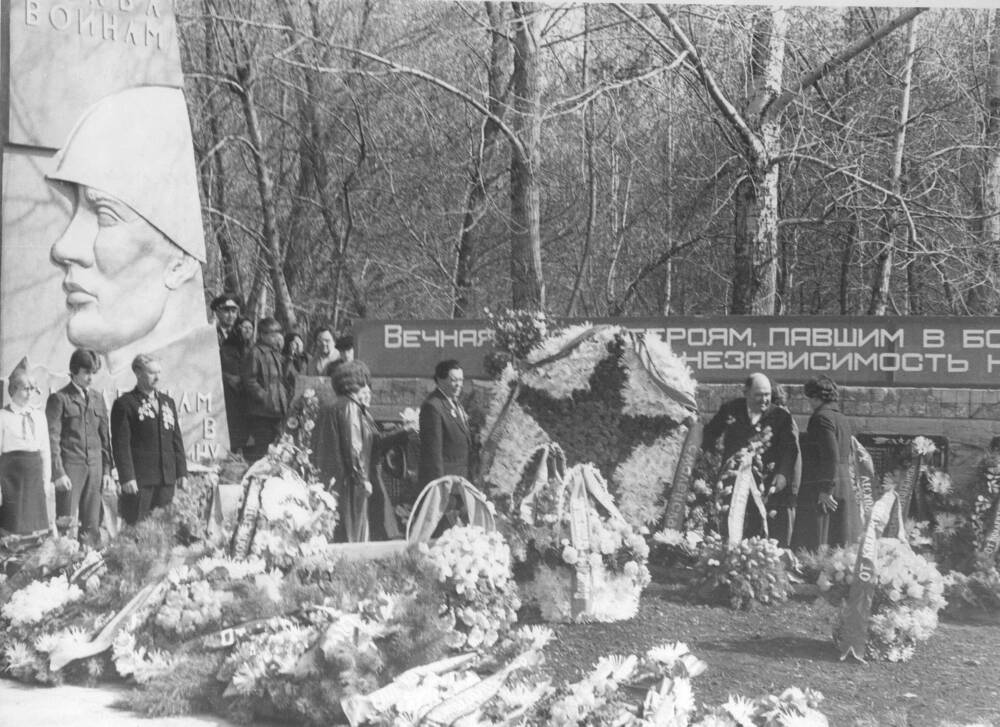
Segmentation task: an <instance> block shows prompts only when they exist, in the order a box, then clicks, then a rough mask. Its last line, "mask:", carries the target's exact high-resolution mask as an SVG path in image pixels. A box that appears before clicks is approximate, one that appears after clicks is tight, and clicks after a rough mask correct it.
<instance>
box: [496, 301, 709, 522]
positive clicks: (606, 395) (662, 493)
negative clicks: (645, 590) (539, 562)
mask: <svg viewBox="0 0 1000 727" xmlns="http://www.w3.org/2000/svg"><path fill="white" fill-rule="evenodd" d="M492 322H493V324H494V326H495V327H497V326H501V325H506V324H507V323H509V321H506V319H500V318H497V319H496V320H493V321H492ZM508 327H509V326H508ZM506 335H507V338H511V337H512V336H513V334H511V333H510V332H508V333H507V334H506ZM512 358H513V362H512V363H510V364H508V365H507V366H506V367H505V368H504V370H503V371H502V372H501V373H500V376H499V378H498V380H497V381H496V382H495V384H494V386H493V390H492V394H491V397H490V403H489V406H488V410H487V413H486V420H485V422H484V425H483V428H482V431H483V433H484V437H483V440H484V441H483V467H482V475H483V479H484V482H485V485H486V488H487V492H488V494H489V495H490V496H491V497H492V498H493V499H495V500H499V501H501V505H503V504H504V502H506V503H507V505H509V503H510V499H511V496H512V494H513V492H514V489H515V488H516V487H517V485H518V483H519V481H520V480H521V476H522V473H523V472H524V468H525V466H526V465H527V464H528V461H529V459H530V458H531V456H532V453H533V452H534V451H535V449H536V448H537V447H538V446H540V445H543V444H547V443H549V442H556V443H558V444H559V445H560V446H561V447H562V448H563V450H564V451H565V452H566V456H567V459H568V461H569V462H570V463H571V464H572V463H577V462H593V463H594V464H595V465H596V467H597V468H598V469H599V470H600V472H601V474H602V476H603V477H604V478H605V479H606V480H607V482H608V487H609V489H610V491H611V493H612V495H614V497H615V498H616V501H617V503H618V507H619V509H620V511H621V514H622V515H623V516H624V518H625V520H626V521H627V522H629V523H630V524H631V525H633V526H637V527H639V526H653V525H656V524H657V523H659V522H660V521H661V520H662V519H663V517H664V515H665V514H666V511H667V507H668V504H669V499H668V498H669V495H670V492H671V489H672V486H673V482H674V476H675V473H676V472H677V470H678V462H679V460H680V459H681V455H682V450H683V448H684V444H685V439H686V437H687V434H688V425H689V423H690V422H691V421H692V420H693V415H694V413H695V401H694V393H695V388H696V382H695V380H694V378H693V376H692V374H691V371H690V369H689V368H688V367H687V366H686V365H685V364H684V362H683V360H682V359H681V358H679V357H678V356H676V355H674V353H673V352H672V351H671V350H670V346H669V344H667V343H665V342H664V341H662V340H661V339H660V338H658V337H656V336H651V335H644V334H640V333H633V332H630V331H628V330H626V329H624V328H621V327H618V326H589V325H580V326H572V327H569V328H565V329H562V330H559V331H556V332H554V333H549V334H548V335H547V336H545V337H544V338H541V341H540V343H538V345H536V346H535V347H534V348H533V349H531V350H530V352H528V353H527V355H526V356H524V357H523V358H516V356H514V355H513V353H512Z"/></svg>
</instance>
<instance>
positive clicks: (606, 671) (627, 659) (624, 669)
mask: <svg viewBox="0 0 1000 727" xmlns="http://www.w3.org/2000/svg"><path fill="white" fill-rule="evenodd" d="M638 664H639V660H638V658H637V657H636V656H635V655H631V656H618V655H611V656H602V657H601V658H600V659H598V660H597V664H596V665H595V666H594V671H593V674H595V675H601V676H602V677H606V678H609V679H612V680H613V681H616V682H623V681H625V680H626V679H628V678H629V677H631V676H632V674H633V673H634V672H635V668H636V666H638Z"/></svg>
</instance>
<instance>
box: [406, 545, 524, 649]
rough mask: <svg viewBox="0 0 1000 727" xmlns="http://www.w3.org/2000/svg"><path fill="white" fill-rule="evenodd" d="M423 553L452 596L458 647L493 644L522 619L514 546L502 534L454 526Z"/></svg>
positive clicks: (451, 612)
mask: <svg viewBox="0 0 1000 727" xmlns="http://www.w3.org/2000/svg"><path fill="white" fill-rule="evenodd" d="M420 551H421V553H423V554H424V555H425V556H426V557H427V559H428V560H429V561H430V563H431V565H432V566H433V569H434V572H435V573H436V574H437V578H438V581H440V583H441V584H442V586H443V587H444V588H445V590H446V592H447V593H448V599H447V600H448V613H449V615H450V616H451V617H452V618H453V619H454V620H455V622H456V630H455V632H454V639H453V640H452V643H451V644H449V645H450V646H451V647H452V648H456V649H482V648H484V647H491V646H493V645H494V644H495V643H496V642H497V640H498V639H500V638H501V637H502V636H504V635H505V634H506V632H507V631H509V629H510V627H511V625H512V624H514V623H515V622H516V621H517V609H519V608H520V607H521V602H520V600H519V599H518V596H517V585H516V584H515V583H514V580H513V577H512V576H511V571H510V567H511V558H510V548H509V547H507V543H506V542H505V541H504V539H503V536H502V535H500V533H498V532H495V531H494V532H487V531H486V530H484V529H483V528H481V527H477V526H464V527H453V528H449V529H448V530H446V531H445V532H444V534H443V535H442V536H441V537H440V538H438V539H437V540H436V541H434V543H433V544H432V545H428V544H427V543H421V544H420Z"/></svg>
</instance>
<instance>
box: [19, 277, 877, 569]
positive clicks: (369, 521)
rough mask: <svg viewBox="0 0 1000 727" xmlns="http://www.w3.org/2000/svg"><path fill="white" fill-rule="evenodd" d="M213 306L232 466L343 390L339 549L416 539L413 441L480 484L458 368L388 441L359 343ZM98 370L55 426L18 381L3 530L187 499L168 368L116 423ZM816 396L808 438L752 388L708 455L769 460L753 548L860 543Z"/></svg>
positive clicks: (82, 361)
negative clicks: (409, 461)
mask: <svg viewBox="0 0 1000 727" xmlns="http://www.w3.org/2000/svg"><path fill="white" fill-rule="evenodd" d="M211 308H212V310H213V312H214V313H215V316H216V328H217V333H218V342H219V355H220V360H221V368H222V376H223V386H224V392H225V404H226V411H227V419H228V422H229V431H230V441H231V450H232V451H233V452H234V453H242V454H243V455H244V457H245V458H246V459H247V460H248V461H253V460H256V459H258V458H260V457H263V456H265V455H266V454H267V450H268V447H269V446H270V445H271V444H272V443H274V442H275V441H276V440H277V439H278V438H279V437H280V435H281V433H282V431H283V429H284V425H285V422H286V419H287V417H288V415H289V412H290V406H291V402H292V399H293V396H294V393H295V381H296V378H297V377H299V376H326V377H329V379H330V382H331V385H332V389H333V392H334V394H335V397H334V398H332V399H328V400H326V401H324V402H323V404H322V406H321V410H320V412H319V415H318V416H317V419H316V422H315V427H314V430H313V439H312V451H313V456H314V460H315V461H314V464H315V465H316V467H317V469H318V471H319V472H320V473H321V476H322V477H323V481H324V482H327V483H331V486H332V488H333V489H334V490H335V492H336V494H337V495H338V498H339V502H340V512H341V519H340V534H339V538H340V539H341V540H343V541H348V542H360V541H366V540H371V539H391V538H397V537H400V536H401V535H402V534H401V533H400V530H399V526H398V522H397V518H396V515H395V512H394V503H393V502H392V500H391V498H390V496H389V494H388V492H387V489H386V487H385V485H384V484H383V482H382V478H381V472H380V469H381V468H380V462H381V458H382V456H383V454H384V453H385V451H386V449H387V448H388V447H392V446H394V445H397V444H399V443H401V442H403V441H405V440H406V438H407V437H408V436H409V435H410V434H411V433H412V432H416V431H419V441H420V459H419V467H418V471H417V472H418V476H417V483H416V484H417V485H418V486H419V487H422V486H423V485H425V484H427V483H429V482H431V481H433V480H436V479H438V478H440V477H443V476H445V475H456V476H460V477H464V478H466V479H469V478H470V476H471V471H472V456H473V444H472V434H471V430H470V426H469V417H468V414H467V413H466V411H465V409H464V407H463V405H462V402H461V395H462V390H463V386H464V373H463V371H462V367H461V365H460V363H459V362H458V361H455V360H446V361H442V362H440V363H439V364H438V365H437V367H436V368H435V370H434V373H433V380H434V389H433V390H432V391H431V392H430V394H429V395H428V396H427V397H426V399H425V400H424V402H423V404H422V406H421V408H420V414H419V421H418V422H417V421H411V422H404V423H403V424H402V425H401V426H397V427H396V428H394V429H391V430H388V431H384V430H383V429H382V428H381V427H380V426H379V425H378V424H377V423H376V422H375V420H374V418H373V416H372V414H371V411H370V406H371V396H372V394H371V374H370V372H369V370H368V367H367V366H366V365H365V364H364V363H363V362H361V361H358V360H356V359H355V356H354V340H353V338H352V337H351V336H350V335H342V336H340V337H339V338H338V337H336V336H335V335H334V333H333V331H332V330H331V329H329V328H326V327H321V328H320V329H319V330H317V331H316V332H315V333H314V334H313V335H312V336H310V337H309V340H310V342H311V344H312V345H311V350H307V346H306V340H305V339H304V338H303V336H302V335H301V334H299V333H297V332H294V331H289V332H287V334H286V332H285V331H284V330H283V329H282V326H281V324H280V323H279V322H278V321H276V320H275V319H274V318H263V319H261V320H260V321H259V322H258V323H257V325H256V326H254V324H253V322H252V321H251V320H249V319H247V318H245V317H241V316H240V301H239V299H238V298H237V297H236V296H233V295H221V296H219V297H217V298H215V299H214V300H213V301H212V305H211ZM255 334H256V335H255ZM100 366H101V359H100V357H99V355H98V353H97V352H95V351H93V350H90V349H85V348H80V349H77V350H75V351H74V352H73V354H72V355H71V356H70V360H69V377H70V380H69V383H68V384H66V386H64V387H63V388H61V389H59V390H58V391H54V392H52V393H51V394H50V395H49V396H48V399H47V402H46V406H45V410H44V412H43V411H41V410H40V409H38V408H34V407H32V406H31V401H32V396H33V395H34V394H40V393H41V392H40V391H39V389H38V386H37V383H36V381H35V380H34V378H33V377H32V376H31V375H30V373H29V371H28V366H27V362H26V361H22V362H21V364H20V365H19V366H18V367H17V368H16V369H15V370H14V371H13V372H12V373H11V375H10V376H9V378H8V393H9V403H8V404H7V405H6V406H5V407H4V408H3V409H2V410H0V531H5V532H7V533H16V534H27V533H35V532H39V531H46V530H49V531H52V532H55V531H56V523H57V520H59V519H60V518H63V520H61V521H60V522H62V523H64V524H67V528H68V529H69V530H70V531H71V532H73V533H74V535H77V536H79V537H80V539H81V540H85V541H89V542H92V543H96V542H98V541H99V539H100V528H101V525H102V518H103V519H108V518H111V519H116V518H118V517H120V518H121V519H122V520H124V522H125V523H128V524H135V523H136V522H138V521H140V520H142V519H144V518H145V517H147V516H148V515H149V513H150V512H151V511H152V510H153V509H155V508H157V507H163V506H166V505H168V504H169V503H170V502H171V501H172V499H173V495H174V491H175V488H177V487H182V486H183V484H184V482H185V478H186V476H187V467H186V457H185V448H184V443H183V437H182V434H181V430H180V427H179V420H178V415H177V407H176V404H175V403H174V401H173V399H171V398H170V397H169V396H167V395H166V394H164V393H163V392H161V391H160V390H159V383H160V377H161V374H162V368H161V367H162V364H161V362H160V361H159V360H158V359H157V358H155V357H154V356H150V355H147V354H140V355H138V356H136V357H135V359H134V360H133V361H132V371H133V373H134V374H135V377H136V385H135V388H134V389H132V390H131V391H128V392H125V393H123V394H121V395H120V396H119V397H118V398H117V399H116V400H115V401H114V404H113V405H112V407H111V410H110V413H109V412H108V410H107V407H106V405H105V402H104V398H103V396H102V395H101V393H100V392H98V391H95V390H94V389H92V388H91V381H92V379H93V376H94V374H96V373H97V371H98V370H99V369H100ZM804 394H805V396H806V397H807V398H808V400H809V401H810V403H811V405H812V407H813V413H812V416H811V417H810V419H809V424H808V427H807V428H806V431H805V433H804V435H802V436H800V434H799V432H798V430H797V427H796V424H795V420H794V418H793V417H792V415H791V413H790V412H789V410H788V408H787V407H786V406H785V403H784V401H783V397H782V395H781V391H780V389H777V387H775V386H774V385H773V384H772V382H771V381H770V380H769V379H768V378H767V377H766V376H765V375H763V374H761V373H754V374H751V375H750V376H749V377H748V378H747V379H746V381H745V383H744V396H743V397H740V398H737V399H734V400H732V401H728V402H726V403H725V404H723V406H722V407H721V408H720V409H719V411H718V412H717V413H716V414H715V416H713V417H712V419H711V420H710V421H709V422H708V423H707V424H706V426H705V428H704V432H703V439H702V448H703V449H704V450H706V451H710V450H711V451H718V452H719V453H720V454H721V457H722V461H723V462H726V461H730V462H731V461H734V456H736V455H738V454H739V453H740V452H741V450H744V449H745V448H747V447H748V446H751V445H755V449H756V450H757V451H758V452H759V454H760V467H759V468H755V469H754V470H753V475H754V477H755V478H756V486H757V487H759V491H760V493H761V494H762V495H763V499H764V500H765V501H766V508H758V507H754V506H752V505H750V506H747V507H746V517H745V518H744V519H743V529H744V532H743V533H742V535H743V536H744V537H750V536H753V535H763V534H764V533H765V532H767V533H768V534H769V535H770V537H774V538H776V539H778V540H779V542H780V543H781V544H782V545H783V546H786V547H792V548H800V547H805V548H810V549H815V548H817V547H818V546H819V545H822V544H831V545H835V544H843V543H846V542H850V541H852V540H853V539H854V538H855V537H856V536H857V534H858V531H859V529H860V527H861V523H860V522H859V516H858V508H857V507H856V506H855V503H854V502H853V498H854V494H853V488H852V456H853V449H852V432H851V426H850V423H849V421H848V419H847V418H846V417H845V416H844V415H843V413H841V411H840V409H839V405H838V398H839V392H838V389H837V385H836V383H834V381H833V380H832V379H830V378H829V377H826V376H820V377H818V378H815V379H812V380H810V381H809V382H808V383H806V385H805V387H804ZM418 428H419V429H418ZM113 473H114V474H116V475H117V476H116V477H115V476H113ZM727 526H728V523H727V522H723V523H722V527H723V529H725V528H726V527H727Z"/></svg>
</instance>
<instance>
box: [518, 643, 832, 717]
mask: <svg viewBox="0 0 1000 727" xmlns="http://www.w3.org/2000/svg"><path fill="white" fill-rule="evenodd" d="M706 668H707V667H706V665H705V663H704V662H703V661H701V660H700V659H698V658H697V657H696V656H694V654H692V653H691V652H690V650H689V649H688V647H687V645H686V644H683V643H673V644H663V645H661V646H657V647H654V648H652V649H650V650H649V651H647V652H646V653H645V654H643V655H642V656H636V655H630V656H608V657H604V658H602V659H600V660H599V661H598V663H597V664H596V665H595V667H594V669H593V670H592V671H591V672H590V673H589V674H588V675H587V676H586V677H584V678H583V679H581V680H580V681H578V682H574V683H572V684H569V685H567V686H565V687H563V688H561V689H560V690H558V692H557V693H556V694H555V695H553V697H551V698H550V699H548V700H545V701H543V702H541V703H540V704H539V705H538V706H537V707H536V708H535V710H534V711H533V712H532V713H531V714H530V715H529V717H528V719H527V723H528V724H531V725H542V724H545V725H557V726H558V727H575V726H576V725H621V726H622V727H654V726H656V727H699V726H700V727H717V726H721V725H725V726H726V727H746V726H748V725H750V726H756V725H762V726H763V725H766V726H768V727H772V726H773V727H778V726H779V725H788V724H808V725H813V726H815V727H820V726H821V725H826V724H827V720H826V717H825V716H823V714H822V713H820V712H819V711H818V709H817V707H818V705H819V704H820V702H821V701H822V699H823V695H822V694H820V693H819V692H814V691H811V690H808V689H806V690H802V689H798V688H795V687H792V688H790V689H787V690H785V691H784V692H783V693H782V694H781V695H780V696H774V695H766V696H764V697H760V698H757V699H753V700H751V699H747V698H745V697H740V696H731V697H730V698H729V700H728V701H727V702H726V703H725V704H722V705H719V706H716V707H709V706H701V707H699V706H698V705H697V703H696V701H695V697H694V689H693V687H692V680H693V679H694V678H696V677H697V676H699V675H700V674H702V673H703V672H704V671H705V669H706Z"/></svg>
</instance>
